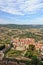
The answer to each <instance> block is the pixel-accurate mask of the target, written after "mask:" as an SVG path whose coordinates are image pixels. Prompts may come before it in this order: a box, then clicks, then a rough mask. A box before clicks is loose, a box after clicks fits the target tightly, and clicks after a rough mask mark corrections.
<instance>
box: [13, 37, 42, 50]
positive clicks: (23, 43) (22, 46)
mask: <svg viewBox="0 0 43 65" xmlns="http://www.w3.org/2000/svg"><path fill="white" fill-rule="evenodd" d="M12 41H13V46H14V48H15V49H16V50H26V49H27V48H28V47H29V45H30V44H33V45H35V48H36V49H37V50H39V49H41V50H42V49H43V44H41V43H37V42H35V39H33V38H21V39H19V38H15V39H12Z"/></svg>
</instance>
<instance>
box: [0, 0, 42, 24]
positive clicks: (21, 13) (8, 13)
mask: <svg viewBox="0 0 43 65" xmlns="http://www.w3.org/2000/svg"><path fill="white" fill-rule="evenodd" d="M0 24H42V25H43V0H0Z"/></svg>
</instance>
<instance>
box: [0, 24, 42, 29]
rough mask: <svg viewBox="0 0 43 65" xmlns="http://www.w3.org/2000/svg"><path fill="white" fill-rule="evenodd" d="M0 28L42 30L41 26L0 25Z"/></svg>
mask: <svg viewBox="0 0 43 65" xmlns="http://www.w3.org/2000/svg"><path fill="white" fill-rule="evenodd" d="M0 27H7V28H17V29H18V28H19V29H28V28H43V25H17V24H0Z"/></svg>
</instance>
